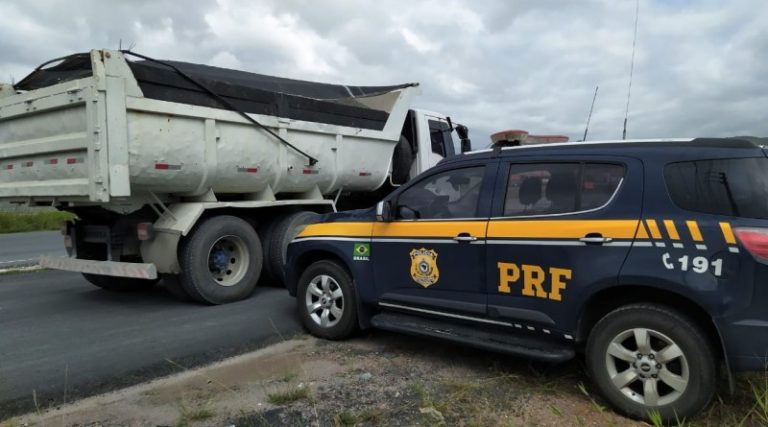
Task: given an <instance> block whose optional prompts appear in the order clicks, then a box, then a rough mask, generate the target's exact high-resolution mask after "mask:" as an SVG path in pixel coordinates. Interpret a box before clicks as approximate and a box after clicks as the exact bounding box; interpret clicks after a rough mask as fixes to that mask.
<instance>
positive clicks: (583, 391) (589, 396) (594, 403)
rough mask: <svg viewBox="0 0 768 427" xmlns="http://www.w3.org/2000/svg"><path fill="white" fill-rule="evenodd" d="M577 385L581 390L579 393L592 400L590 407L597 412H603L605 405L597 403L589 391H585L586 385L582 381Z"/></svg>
mask: <svg viewBox="0 0 768 427" xmlns="http://www.w3.org/2000/svg"><path fill="white" fill-rule="evenodd" d="M577 387H578V388H579V391H580V392H581V394H583V395H584V396H586V397H587V398H588V399H589V401H590V402H592V407H593V408H595V410H597V412H600V413H603V412H605V406H603V405H601V404H599V403H597V401H596V400H595V398H593V397H592V395H591V394H589V391H587V386H585V385H584V383H579V384H578V385H577Z"/></svg>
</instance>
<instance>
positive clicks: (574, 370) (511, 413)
mask: <svg viewBox="0 0 768 427" xmlns="http://www.w3.org/2000/svg"><path fill="white" fill-rule="evenodd" d="M169 363H170V362H169ZM736 407H737V408H739V409H740V406H739V405H736ZM723 408H728V406H726V405H725V404H722V403H719V404H716V405H715V406H714V407H713V409H710V410H709V411H708V412H707V413H706V414H704V415H703V416H702V417H701V419H699V420H695V421H698V422H697V423H696V424H697V425H720V424H722V423H723V422H725V423H729V421H732V420H734V421H738V419H739V417H741V415H738V416H733V412H732V411H723ZM718 411H720V412H723V413H720V412H718ZM743 413H746V410H744V412H743ZM729 414H731V415H729ZM713 416H714V418H713ZM729 416H730V417H731V418H728V417H729ZM746 424H747V425H750V422H747V423H746ZM0 425H2V426H3V427H5V426H20V425H59V426H78V427H85V426H92V427H95V426H100V427H107V426H124V425H131V426H238V427H241V426H272V425H308V426H352V425H365V426H377V425H384V426H413V425H430V426H431V425H458V426H512V425H535V426H561V425H583V426H606V425H607V426H610V425H615V426H627V425H646V424H643V423H634V422H633V421H631V420H628V419H626V418H623V417H621V416H618V415H616V414H615V413H613V412H612V411H611V410H610V409H607V408H605V407H604V404H603V403H602V402H601V401H600V400H599V399H598V398H596V397H594V395H593V393H592V391H591V389H590V386H589V385H588V381H587V379H586V377H585V375H584V374H583V370H582V369H581V366H580V364H579V363H578V362H574V363H571V364H566V365H559V366H550V365H546V364H540V363H533V362H529V361H526V360H522V359H517V358H513V357H509V356H505V355H500V354H496V353H489V352H484V351H479V350H473V349H470V348H466V347H461V346H457V345H453V344H448V343H444V342H438V341H431V340H424V339H419V338H411V337H405V336H401V335H394V334H389V333H385V332H373V333H371V334H369V335H366V336H363V337H360V338H357V339H354V340H350V341H345V342H330V341H322V340H316V339H314V338H311V337H307V336H299V337H298V338H295V339H292V340H289V341H285V342H282V343H279V344H277V345H273V346H270V347H268V348H265V349H262V350H259V351H256V352H254V353H249V354H247V355H243V356H239V357H236V358H232V359H228V360H226V361H223V362H220V363H217V364H214V365H211V366H208V367H204V368H200V369H196V370H190V371H186V372H184V373H182V374H179V375H175V376H172V377H168V378H164V379H160V380H156V381H153V382H150V383H146V384H142V385H139V386H134V387H130V388H127V389H124V390H120V391H116V392H113V393H108V394H104V395H101V396H96V397H92V398H88V399H85V400H82V401H80V402H77V403H75V404H72V405H68V406H65V407H62V408H60V409H57V410H52V411H49V412H45V413H42V414H30V415H27V416H22V417H18V418H16V419H13V420H8V421H6V422H4V423H0Z"/></svg>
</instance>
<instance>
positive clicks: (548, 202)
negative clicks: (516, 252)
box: [504, 163, 624, 216]
mask: <svg viewBox="0 0 768 427" xmlns="http://www.w3.org/2000/svg"><path fill="white" fill-rule="evenodd" d="M623 178H624V167H623V166H621V165H615V164H603V163H531V164H515V165H511V166H510V169H509V179H508V181H507V195H506V198H505V200H504V216H529V215H554V214H565V213H573V212H581V211H585V210H590V209H595V208H599V207H600V206H603V205H605V204H606V203H608V201H609V200H611V197H612V196H613V194H614V193H615V192H616V189H617V188H618V187H619V184H620V183H621V181H622V179H623Z"/></svg>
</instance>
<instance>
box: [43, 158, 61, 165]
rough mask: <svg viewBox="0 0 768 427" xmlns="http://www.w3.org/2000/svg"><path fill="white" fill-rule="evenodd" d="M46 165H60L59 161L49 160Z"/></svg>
mask: <svg viewBox="0 0 768 427" xmlns="http://www.w3.org/2000/svg"><path fill="white" fill-rule="evenodd" d="M45 163H46V164H48V165H58V164H59V159H48V160H47V161H46V162H45Z"/></svg>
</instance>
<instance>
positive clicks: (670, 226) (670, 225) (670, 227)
mask: <svg viewBox="0 0 768 427" xmlns="http://www.w3.org/2000/svg"><path fill="white" fill-rule="evenodd" d="M664 227H665V228H666V229H667V234H669V238H670V239H672V240H680V235H679V234H677V228H676V227H675V222H674V221H672V220H671V219H665V220H664Z"/></svg>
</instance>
